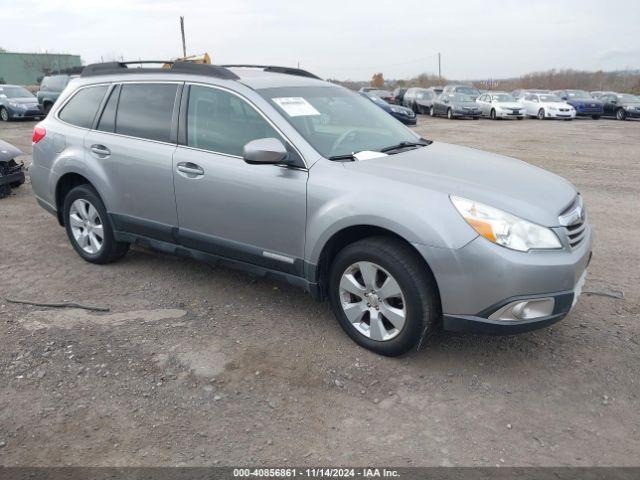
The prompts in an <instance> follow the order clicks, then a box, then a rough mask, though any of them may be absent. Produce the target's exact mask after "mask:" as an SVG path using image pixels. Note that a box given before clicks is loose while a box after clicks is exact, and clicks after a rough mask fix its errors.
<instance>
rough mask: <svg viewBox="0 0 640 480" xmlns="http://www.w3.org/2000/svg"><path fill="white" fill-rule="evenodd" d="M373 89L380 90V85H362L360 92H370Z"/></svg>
mask: <svg viewBox="0 0 640 480" xmlns="http://www.w3.org/2000/svg"><path fill="white" fill-rule="evenodd" d="M371 90H379V88H378V87H360V90H358V92H370V91H371Z"/></svg>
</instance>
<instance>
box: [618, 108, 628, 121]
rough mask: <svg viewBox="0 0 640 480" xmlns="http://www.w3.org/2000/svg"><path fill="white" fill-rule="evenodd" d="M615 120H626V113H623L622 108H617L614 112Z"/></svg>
mask: <svg viewBox="0 0 640 480" xmlns="http://www.w3.org/2000/svg"><path fill="white" fill-rule="evenodd" d="M616 118H617V119H618V120H626V119H627V112H625V111H624V108H619V109H617V110H616Z"/></svg>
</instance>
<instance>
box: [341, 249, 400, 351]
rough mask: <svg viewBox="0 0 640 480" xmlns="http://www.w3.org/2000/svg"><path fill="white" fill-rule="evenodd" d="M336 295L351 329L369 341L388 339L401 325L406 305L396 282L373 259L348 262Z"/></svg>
mask: <svg viewBox="0 0 640 480" xmlns="http://www.w3.org/2000/svg"><path fill="white" fill-rule="evenodd" d="M339 296H340V304H341V306H342V310H343V312H344V314H345V316H346V317H347V319H348V320H349V322H351V325H352V326H353V328H355V329H356V330H357V331H358V332H359V333H360V334H362V335H364V336H365V337H367V338H370V339H371V340H376V341H381V342H384V341H388V340H391V339H393V338H395V337H396V336H398V334H399V333H400V332H401V331H402V329H403V327H404V325H405V321H406V318H407V307H406V302H405V296H404V293H403V292H402V288H401V287H400V284H399V283H398V281H397V280H396V279H395V278H393V276H392V275H391V274H390V273H389V272H387V271H386V270H385V269H384V268H382V267H381V266H379V265H377V264H375V263H373V262H365V261H362V262H357V263H354V264H352V265H350V266H349V267H348V268H347V269H346V270H345V271H344V273H343V274H342V277H341V278H340V288H339Z"/></svg>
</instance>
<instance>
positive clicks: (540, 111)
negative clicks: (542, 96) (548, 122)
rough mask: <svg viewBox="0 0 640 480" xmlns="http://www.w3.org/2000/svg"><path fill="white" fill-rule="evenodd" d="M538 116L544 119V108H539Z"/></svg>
mask: <svg viewBox="0 0 640 480" xmlns="http://www.w3.org/2000/svg"><path fill="white" fill-rule="evenodd" d="M538 118H539V119H540V120H544V109H542V108H541V109H540V110H538Z"/></svg>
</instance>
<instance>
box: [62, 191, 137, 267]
mask: <svg viewBox="0 0 640 480" xmlns="http://www.w3.org/2000/svg"><path fill="white" fill-rule="evenodd" d="M63 215H64V217H63V218H64V226H65V229H66V231H67V236H68V237H69V241H70V242H71V245H72V246H73V248H74V249H75V251H76V252H77V253H78V255H80V256H81V257H82V258H83V259H84V260H86V261H87V262H90V263H97V264H105V263H111V262H113V261H115V260H118V259H119V258H121V257H122V256H124V255H125V254H126V253H127V250H129V244H128V243H123V242H117V241H116V240H115V238H114V234H113V227H112V226H111V221H110V220H109V216H108V215H107V210H106V208H105V206H104V204H103V203H102V200H101V199H100V196H99V195H98V193H97V192H96V191H95V190H94V189H93V188H92V187H91V186H90V185H79V186H77V187H75V188H73V189H72V190H71V191H70V192H69V193H68V194H67V196H66V197H65V199H64V206H63Z"/></svg>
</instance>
